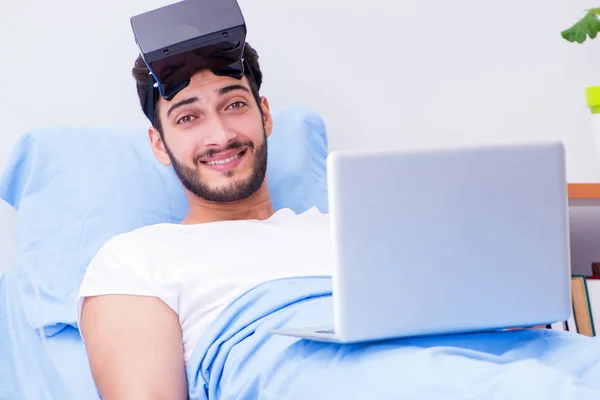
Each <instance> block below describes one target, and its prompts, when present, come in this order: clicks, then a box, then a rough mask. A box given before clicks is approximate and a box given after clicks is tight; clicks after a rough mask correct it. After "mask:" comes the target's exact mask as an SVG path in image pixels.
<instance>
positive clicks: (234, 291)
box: [77, 208, 332, 361]
mask: <svg viewBox="0 0 600 400" xmlns="http://www.w3.org/2000/svg"><path fill="white" fill-rule="evenodd" d="M331 271H332V251H331V242H330V231H329V217H328V215H326V214H322V213H321V212H319V211H318V210H317V209H316V208H312V209H310V210H308V211H307V212H305V213H302V214H299V215H296V214H295V213H294V212H293V211H291V210H289V209H282V210H279V211H277V212H276V213H275V214H274V215H272V216H271V217H270V218H269V219H267V220H263V221H258V220H242V221H221V222H212V223H206V224H198V225H179V224H158V225H152V226H147V227H144V228H140V229H137V230H134V231H132V232H129V233H125V234H121V235H118V236H116V237H114V238H112V239H111V240H109V241H108V242H107V243H106V244H105V245H104V246H103V247H102V248H101V249H100V251H99V252H98V254H97V255H96V256H95V257H94V259H93V260H92V262H91V263H90V265H89V267H88V269H87V271H86V273H85V276H84V278H83V281H82V284H81V287H80V292H79V296H80V297H79V299H78V302H77V318H78V321H80V313H81V305H82V302H83V298H84V297H87V296H97V295H105V294H128V295H142V296H154V297H158V298H160V299H161V300H162V301H164V302H165V303H166V304H167V305H168V306H169V307H171V308H172V309H173V311H175V312H176V313H177V315H179V322H180V324H181V329H182V334H183V345H184V351H185V360H186V361H188V360H189V358H190V356H191V353H192V351H193V349H194V346H195V344H196V342H197V341H198V339H199V338H200V337H201V336H202V334H203V333H204V332H205V330H206V329H207V328H208V326H209V325H210V324H211V323H212V322H213V320H214V319H215V318H216V317H217V315H218V314H219V312H221V310H223V309H224V308H225V307H226V306H227V305H228V304H229V303H230V302H231V301H232V300H234V299H235V298H236V297H238V296H240V295H241V294H243V293H244V292H246V291H247V290H249V289H251V288H252V287H254V286H256V285H258V284H260V283H263V282H266V281H269V280H273V279H279V278H286V277H295V276H314V275H318V276H323V275H327V276H330V275H331Z"/></svg>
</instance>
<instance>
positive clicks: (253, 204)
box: [181, 181, 275, 225]
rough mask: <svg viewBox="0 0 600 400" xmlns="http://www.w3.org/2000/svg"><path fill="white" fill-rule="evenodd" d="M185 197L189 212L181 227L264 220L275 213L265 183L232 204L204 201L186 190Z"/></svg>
mask: <svg viewBox="0 0 600 400" xmlns="http://www.w3.org/2000/svg"><path fill="white" fill-rule="evenodd" d="M185 195H186V197H187V200H188V204H189V211H188V213H187V215H186V216H185V218H184V219H183V221H181V223H182V224H183V225H195V224H205V223H209V222H218V221H237V220H248V219H257V220H265V219H267V218H269V217H271V216H272V215H273V214H274V213H275V211H274V210H273V205H272V204H271V197H270V195H269V188H268V186H267V183H266V181H265V183H263V185H262V186H261V187H260V189H258V191H257V192H256V193H254V194H253V195H252V196H250V197H248V198H246V199H243V200H240V201H236V202H232V203H215V202H210V201H206V200H204V199H201V198H198V197H197V196H196V195H194V194H193V193H191V192H188V191H187V190H185Z"/></svg>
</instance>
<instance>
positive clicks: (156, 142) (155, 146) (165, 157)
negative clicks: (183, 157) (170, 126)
mask: <svg viewBox="0 0 600 400" xmlns="http://www.w3.org/2000/svg"><path fill="white" fill-rule="evenodd" d="M148 137H149V138H150V144H151V145H152V152H153V153H154V156H155V157H156V158H157V159H158V161H159V162H160V163H161V164H163V165H165V166H170V165H171V159H170V158H169V153H167V148H166V147H165V143H164V141H163V139H162V137H161V135H160V132H158V130H157V129H156V128H155V127H153V126H152V127H150V128H149V129H148Z"/></svg>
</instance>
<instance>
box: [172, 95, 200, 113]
mask: <svg viewBox="0 0 600 400" xmlns="http://www.w3.org/2000/svg"><path fill="white" fill-rule="evenodd" d="M197 101H198V98H197V97H189V98H187V99H183V100H181V101H178V102H177V103H175V104H173V105H172V106H171V107H170V108H169V111H167V118H169V115H171V113H172V112H173V111H175V110H177V109H178V108H180V107H183V106H187V105H188V104H192V103H195V102H197Z"/></svg>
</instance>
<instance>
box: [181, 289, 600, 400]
mask: <svg viewBox="0 0 600 400" xmlns="http://www.w3.org/2000/svg"><path fill="white" fill-rule="evenodd" d="M331 318H332V303H331V282H330V279H328V278H308V279H306V278H305V279H285V280H278V281H273V282H270V283H267V284H264V285H261V286H259V287H257V288H255V289H253V290H251V291H249V292H248V293H246V294H244V295H243V296H241V297H240V298H239V299H237V300H236V301H235V302H233V303H232V304H231V305H230V306H229V307H228V308H227V309H226V310H225V311H224V312H223V313H222V314H221V315H220V316H219V318H218V319H217V320H216V321H215V323H214V324H213V325H212V326H211V327H210V329H209V330H208V332H207V333H206V334H205V335H204V337H203V338H202V339H201V340H200V342H199V343H198V345H197V347H196V348H195V350H194V352H193V354H192V357H191V359H190V362H189V363H188V368H187V374H188V382H189V386H190V393H191V398H192V399H221V400H230V399H238V400H241V399H277V400H285V399H294V400H296V399H302V400H304V399H354V398H356V399H367V398H368V399H401V398H402V399H449V398H450V399H492V398H502V399H521V398H526V399H596V400H597V399H600V339H597V338H588V337H584V336H582V335H577V334H574V333H569V332H560V331H552V330H546V329H530V330H517V331H497V332H486V333H475V334H462V335H451V336H435V337H426V338H424V337H420V338H410V339H401V340H395V341H387V342H379V343H371V344H355V345H337V344H328V343H318V342H312V341H308V340H301V339H295V338H288V337H282V336H276V335H272V334H270V333H269V332H268V330H270V329H272V328H278V327H298V326H314V325H328V324H330V322H331V321H332V319H331Z"/></svg>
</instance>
